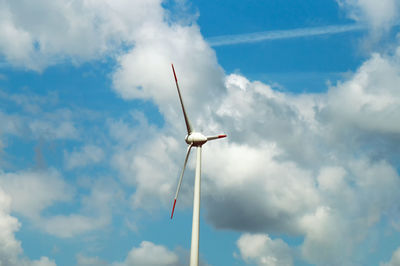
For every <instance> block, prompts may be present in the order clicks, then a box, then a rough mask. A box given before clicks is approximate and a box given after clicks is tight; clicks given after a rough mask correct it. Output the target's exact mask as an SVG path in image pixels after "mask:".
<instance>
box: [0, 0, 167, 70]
mask: <svg viewBox="0 0 400 266" xmlns="http://www.w3.org/2000/svg"><path fill="white" fill-rule="evenodd" d="M0 10H1V15H0V17H1V19H0V33H1V35H2V36H4V38H2V39H1V40H0V53H1V54H3V55H4V56H5V58H6V59H7V61H8V62H9V63H11V64H13V65H15V66H19V67H24V68H29V69H35V70H41V69H43V68H44V67H46V66H48V65H52V64H55V63H58V62H59V61H61V60H65V59H69V60H72V61H73V62H80V61H84V60H92V59H97V58H99V57H100V56H104V55H105V54H106V53H107V52H109V51H115V49H118V48H119V46H120V45H121V44H123V43H127V44H130V45H131V44H133V41H134V37H135V32H136V31H137V28H138V27H140V26H141V25H143V24H145V23H148V22H149V21H154V20H156V21H157V20H162V19H163V9H162V7H161V1H160V0H151V1H148V0H146V1H127V0H117V1H112V2H109V1H78V2H73V3H71V2H69V1H56V2H55V1H49V0H40V1H37V2H35V3H31V2H30V1H25V0H18V1H5V0H2V1H0ZM27 10H29V12H27Z"/></svg>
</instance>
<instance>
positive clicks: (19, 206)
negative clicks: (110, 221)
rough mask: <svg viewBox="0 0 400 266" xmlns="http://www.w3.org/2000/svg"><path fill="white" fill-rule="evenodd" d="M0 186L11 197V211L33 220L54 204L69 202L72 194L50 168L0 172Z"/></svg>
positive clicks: (71, 190) (68, 187)
mask: <svg viewBox="0 0 400 266" xmlns="http://www.w3.org/2000/svg"><path fill="white" fill-rule="evenodd" d="M0 186H1V187H2V188H3V189H4V191H5V192H6V193H7V194H9V195H10V196H11V197H12V199H13V201H12V203H11V207H12V210H13V211H15V212H17V213H20V214H22V215H24V216H26V217H30V218H34V219H36V218H38V217H39V216H40V213H41V212H42V211H43V210H44V209H46V208H47V207H49V206H51V205H53V204H54V203H56V202H66V201H69V200H71V199H72V197H73V193H74V191H73V189H72V188H71V187H70V186H69V185H68V184H67V183H66V182H65V181H64V179H63V178H62V177H61V175H60V173H59V172H58V171H57V170H55V169H52V168H51V169H48V170H31V171H18V172H0Z"/></svg>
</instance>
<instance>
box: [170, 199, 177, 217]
mask: <svg viewBox="0 0 400 266" xmlns="http://www.w3.org/2000/svg"><path fill="white" fill-rule="evenodd" d="M175 204H176V199H175V200H174V206H173V207H172V213H171V219H172V217H173V216H174V210H175Z"/></svg>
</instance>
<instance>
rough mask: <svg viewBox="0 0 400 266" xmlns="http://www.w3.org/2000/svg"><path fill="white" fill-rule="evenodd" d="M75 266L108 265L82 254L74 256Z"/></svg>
mask: <svg viewBox="0 0 400 266" xmlns="http://www.w3.org/2000/svg"><path fill="white" fill-rule="evenodd" d="M76 260H77V266H108V265H109V264H108V263H107V262H105V261H103V260H101V259H100V258H98V257H86V256H84V255H82V254H78V255H77V256H76Z"/></svg>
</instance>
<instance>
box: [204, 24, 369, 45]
mask: <svg viewBox="0 0 400 266" xmlns="http://www.w3.org/2000/svg"><path fill="white" fill-rule="evenodd" d="M365 29H366V26H364V25H360V24H347V25H332V26H325V27H313V28H299V29H292V30H276V31H263V32H254V33H245V34H236V35H222V36H216V37H211V38H208V39H207V42H208V43H209V44H210V45H211V46H213V47H216V46H224V45H235V44H241V43H254V42H260V41H266V40H281V39H292V38H301V37H309V36H318V35H330V34H338V33H344V32H351V31H361V30H365Z"/></svg>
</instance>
